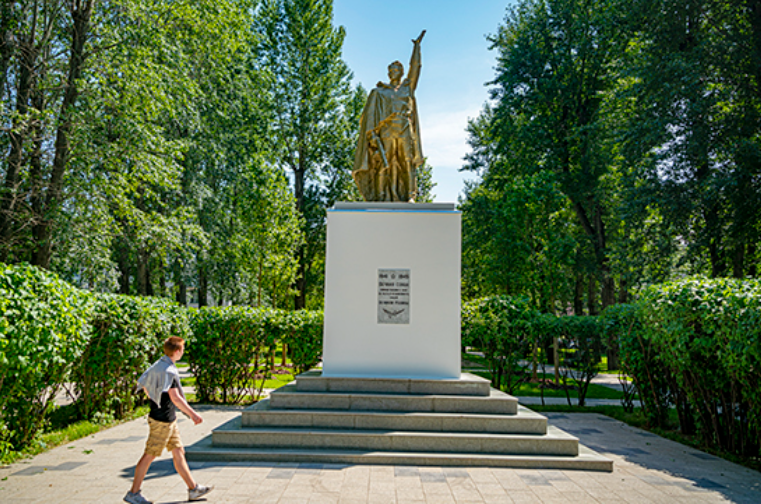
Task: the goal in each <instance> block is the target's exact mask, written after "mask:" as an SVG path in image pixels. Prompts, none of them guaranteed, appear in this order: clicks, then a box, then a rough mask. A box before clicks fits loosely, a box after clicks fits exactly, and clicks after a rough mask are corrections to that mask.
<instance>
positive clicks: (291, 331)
mask: <svg viewBox="0 0 761 504" xmlns="http://www.w3.org/2000/svg"><path fill="white" fill-rule="evenodd" d="M273 318H276V319H279V320H282V321H284V324H283V325H282V326H281V331H282V332H281V333H280V335H279V337H280V340H281V341H282V342H283V343H284V344H286V345H287V346H288V351H289V355H290V357H291V362H292V363H293V367H294V369H295V371H296V374H299V373H303V372H305V371H309V369H310V368H312V367H314V366H315V365H316V364H317V363H318V362H319V361H320V357H321V356H322V325H323V324H322V322H323V313H322V311H316V310H298V311H294V312H280V316H277V317H273Z"/></svg>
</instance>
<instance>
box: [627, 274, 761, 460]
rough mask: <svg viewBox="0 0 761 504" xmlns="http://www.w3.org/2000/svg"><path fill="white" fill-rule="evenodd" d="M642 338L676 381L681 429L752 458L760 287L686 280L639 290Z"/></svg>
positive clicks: (756, 429)
mask: <svg viewBox="0 0 761 504" xmlns="http://www.w3.org/2000/svg"><path fill="white" fill-rule="evenodd" d="M639 304H640V306H641V309H642V313H643V317H642V320H643V325H644V329H645V331H646V333H647V337H648V338H649V339H650V340H652V341H653V343H654V344H655V346H656V347H657V348H658V350H659V353H660V359H661V361H662V362H663V364H664V365H665V366H666V367H667V368H669V370H670V372H671V373H672V374H673V376H674V377H675V384H674V385H673V386H672V393H673V394H674V396H675V397H676V402H677V406H678V407H679V405H680V402H681V403H683V407H682V411H681V412H680V418H679V420H680V423H681V424H682V430H683V431H688V430H690V429H691V428H692V425H691V422H692V421H693V420H694V422H695V427H696V428H697V431H698V433H699V434H700V435H701V437H702V438H703V440H704V442H705V443H706V444H708V445H709V446H716V447H719V448H722V449H725V450H728V451H731V452H734V453H738V454H741V455H752V456H755V455H758V453H759V449H760V439H761V399H759V397H758V388H759V385H761V325H760V324H759V322H761V315H760V313H761V283H759V282H758V281H756V280H734V279H705V278H697V277H696V278H688V279H684V280H680V281H676V282H670V283H666V284H662V285H657V286H652V287H650V288H648V289H646V290H645V291H644V292H643V293H642V296H641V298H640V301H639Z"/></svg>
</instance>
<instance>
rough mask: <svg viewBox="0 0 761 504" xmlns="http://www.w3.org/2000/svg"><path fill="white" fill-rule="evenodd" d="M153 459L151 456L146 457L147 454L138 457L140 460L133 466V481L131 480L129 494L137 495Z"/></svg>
mask: <svg viewBox="0 0 761 504" xmlns="http://www.w3.org/2000/svg"><path fill="white" fill-rule="evenodd" d="M155 458H156V457H154V456H153V455H148V454H147V453H143V456H142V457H140V460H139V461H138V463H137V465H136V466H135V479H133V480H132V489H131V490H130V492H132V493H138V492H139V491H140V487H141V486H142V485H143V480H144V479H145V475H146V474H148V468H149V467H151V462H153V460H154V459H155Z"/></svg>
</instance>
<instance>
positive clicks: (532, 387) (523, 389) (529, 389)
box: [472, 371, 624, 400]
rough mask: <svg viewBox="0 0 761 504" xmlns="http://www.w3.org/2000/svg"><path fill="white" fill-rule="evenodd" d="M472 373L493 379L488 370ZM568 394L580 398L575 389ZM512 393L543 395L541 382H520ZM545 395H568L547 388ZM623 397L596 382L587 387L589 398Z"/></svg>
mask: <svg viewBox="0 0 761 504" xmlns="http://www.w3.org/2000/svg"><path fill="white" fill-rule="evenodd" d="M472 373H473V374H475V375H478V376H481V377H483V378H486V379H487V380H491V374H490V373H489V372H488V371H472ZM537 376H538V377H539V378H540V379H541V378H542V377H543V378H544V379H546V380H554V375H551V374H542V373H537ZM561 383H562V381H561ZM568 383H569V384H570V385H573V386H577V385H578V382H577V381H576V380H574V379H569V380H568ZM503 390H504V388H503ZM568 394H569V395H570V396H571V398H572V399H578V397H579V393H578V392H577V391H576V390H575V389H572V390H569V391H568ZM512 395H514V396H520V397H540V396H541V395H542V391H541V389H540V388H539V383H531V382H525V383H521V384H519V385H518V387H517V388H516V389H515V390H513V392H512ZM544 397H563V398H564V397H566V395H565V391H564V390H561V389H551V388H545V389H544ZM623 397H624V394H623V392H621V391H618V390H615V389H612V388H610V387H606V386H604V385H597V384H594V383H590V384H589V388H588V389H587V396H586V398H587V399H616V400H620V399H623Z"/></svg>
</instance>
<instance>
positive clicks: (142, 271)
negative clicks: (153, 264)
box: [137, 249, 149, 296]
mask: <svg viewBox="0 0 761 504" xmlns="http://www.w3.org/2000/svg"><path fill="white" fill-rule="evenodd" d="M148 258H149V255H148V253H147V252H146V251H145V250H144V249H139V250H138V251H137V294H138V295H140V296H147V295H148Z"/></svg>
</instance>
